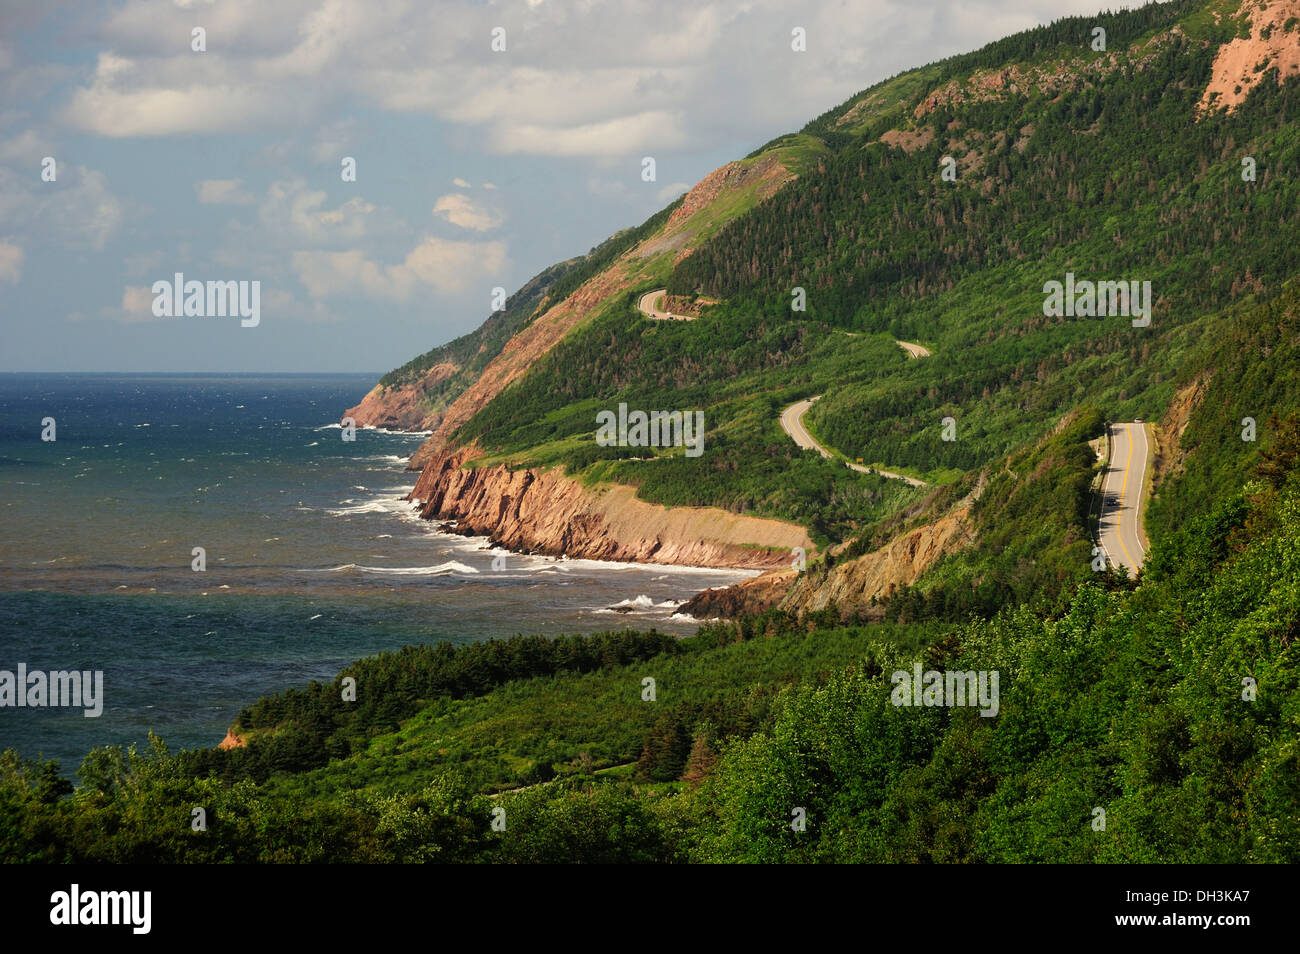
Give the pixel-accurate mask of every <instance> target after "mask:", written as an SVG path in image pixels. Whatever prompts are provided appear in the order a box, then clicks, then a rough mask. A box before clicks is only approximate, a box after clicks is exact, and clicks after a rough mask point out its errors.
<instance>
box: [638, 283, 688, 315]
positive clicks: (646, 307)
mask: <svg viewBox="0 0 1300 954" xmlns="http://www.w3.org/2000/svg"><path fill="white" fill-rule="evenodd" d="M666 291H668V289H667V288H656V289H655V290H654V291H652V292H646V293H645V294H644V295H642V296H641V298H640V299H639V300H638V301H637V303H636V306H637V308H639V309H640V310H641V314H643V315H645V316H646V317H647V318H653V319H654V320H655V321H694V320H695V316H694V315H674V314H673V313H672V312H670V311H660V310H659V309H658V308H656V307H655V302H656V301H657V300H658V299H659V296H660V295H662V294H664V293H665V292H666Z"/></svg>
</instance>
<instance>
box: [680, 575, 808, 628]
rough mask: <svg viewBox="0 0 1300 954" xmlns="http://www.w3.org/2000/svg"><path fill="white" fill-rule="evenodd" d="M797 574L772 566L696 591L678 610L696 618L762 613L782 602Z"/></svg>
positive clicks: (718, 617)
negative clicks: (733, 581) (747, 577)
mask: <svg viewBox="0 0 1300 954" xmlns="http://www.w3.org/2000/svg"><path fill="white" fill-rule="evenodd" d="M797 575H798V574H796V573H795V571H794V570H790V569H785V570H771V571H769V572H767V573H764V574H762V575H761V576H756V577H754V578H753V579H752V580H741V581H740V582H739V583H736V584H735V585H733V586H721V587H714V588H710V589H707V590H705V591H704V592H702V593H696V594H695V595H694V596H693V597H691V598H690V599H689V600H687V601H686V602H685V603H683V604H682V605H681V606H680V607H678V609H677V612H679V613H682V614H684V615H686V616H694V617H695V618H696V619H735V618H736V617H737V616H746V615H750V614H754V613H761V612H763V611H764V610H769V609H771V608H772V607H773V606H776V605H777V604H778V603H780V602H781V600H782V599H783V598H784V597H785V594H786V592H787V591H788V590H789V589H790V584H791V583H793V582H794V580H795V577H796V576H797Z"/></svg>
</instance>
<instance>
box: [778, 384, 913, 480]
mask: <svg viewBox="0 0 1300 954" xmlns="http://www.w3.org/2000/svg"><path fill="white" fill-rule="evenodd" d="M820 398H821V395H820V394H819V395H817V397H814V398H809V399H808V400H806V401H797V402H796V403H794V404H791V405H790V406H789V407H788V408H786V409H785V410H784V411H782V412H781V429H782V430H783V431H785V432H786V433H787V434H789V435H790V437H791V438H792V439H793V440H794V442H795V443H796V444H798V445H799V446H800V447H802V448H804V449H806V450H815V451H816V452H817V453H819V454H821V455H822V456H823V457H834V456H835V455H834V454H832V453H831V452H830V451H828V450H827V449H826V448H825V447H822V445H821V444H819V443H817V441H816V439H815V438H814V437H813V436H812V435H811V434H809V433H808V429H807V428H805V427H804V426H803V416H804V414H805V413H807V411H808V408H810V407H812V406H813V402H814V401H817V400H819V399H820ZM844 466H845V467H847V468H848V469H849V470H856V471H857V472H858V473H859V474H870V473H872V472H873V469H872V468H870V467H864V466H863V465H861V464H853V463H850V462H849V461H845V462H844ZM874 473H877V474H879V475H880V476H881V477H892V478H894V479H895V480H903V481H906V482H907V483H909V484H911V485H912V486H913V487H928V486H929V485H928V484H927V483H926V482H925V481H924V480H917V479H916V478H915V477H908V476H907V475H906V474H895V473H893V472H891V471H888V470H880V469H878V468H877V469H875V470H874Z"/></svg>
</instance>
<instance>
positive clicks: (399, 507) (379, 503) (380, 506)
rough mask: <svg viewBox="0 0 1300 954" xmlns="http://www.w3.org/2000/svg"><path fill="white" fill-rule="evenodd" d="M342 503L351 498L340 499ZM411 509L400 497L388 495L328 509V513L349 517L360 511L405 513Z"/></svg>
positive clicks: (349, 501) (333, 515)
mask: <svg viewBox="0 0 1300 954" xmlns="http://www.w3.org/2000/svg"><path fill="white" fill-rule="evenodd" d="M340 503H345V504H346V503H351V500H350V499H349V500H344V501H340ZM411 509H412V507H411V504H410V503H408V502H407V501H405V500H402V499H401V498H400V497H391V498H388V497H386V498H381V499H378V500H368V501H366V502H365V503H361V504H356V505H355V506H352V507H342V508H341V509H339V510H328V511H326V513H328V514H329V515H330V516H332V517H347V516H352V515H354V514H359V513H405V512H407V511H410V510H411Z"/></svg>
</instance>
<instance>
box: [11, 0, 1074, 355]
mask: <svg viewBox="0 0 1300 954" xmlns="http://www.w3.org/2000/svg"><path fill="white" fill-rule="evenodd" d="M1096 9H1098V0H1039V2H1031V0H976V2H965V3H960V4H947V3H941V2H935V0H906V2H899V0H836V2H812V3H799V4H780V3H768V2H761V0H752V2H739V3H737V2H723V3H717V4H712V3H708V2H698V0H696V2H676V0H655V2H639V0H631V2H608V3H605V2H596V0H588V2H571V3H557V2H553V0H518V2H500V3H462V2H447V3H420V2H410V0H355V2H348V0H323V2H322V0H301V2H299V0H276V2H274V3H272V2H267V0H212V2H208V0H149V2H141V0H127V2H116V3H91V2H59V0H46V2H42V3H30V4H28V3H15V2H11V0H0V322H2V323H3V329H2V332H3V341H4V344H3V348H2V349H0V371H65V370H71V371H373V372H383V371H386V370H388V369H390V368H392V367H394V366H396V365H398V364H401V363H403V362H404V361H406V360H407V359H408V358H410V357H412V356H414V355H415V354H418V353H420V352H423V351H426V350H428V349H429V348H431V347H433V346H434V345H437V344H441V343H442V342H445V341H447V340H450V339H451V338H454V337H456V336H457V335H460V334H464V333H465V332H467V331H469V330H471V329H473V328H474V327H476V326H477V325H478V324H479V323H480V322H481V321H482V320H483V319H484V318H486V317H487V315H488V311H489V308H490V301H491V296H492V289H493V288H494V287H496V286H501V287H503V288H505V289H506V290H507V292H513V291H514V290H515V289H516V288H518V287H519V285H521V284H522V283H523V282H525V281H527V280H528V278H530V277H531V276H532V275H534V274H536V273H537V272H538V271H540V270H541V269H542V268H544V267H545V266H547V265H549V264H551V263H553V262H556V261H559V260H562V259H565V258H568V257H571V256H573V255H576V254H580V253H582V252H585V251H586V250H587V249H589V248H591V247H592V246H593V245H596V244H597V243H599V242H600V241H602V240H603V239H604V238H606V237H607V236H609V235H610V234H611V233H613V232H615V231H617V230H618V229H620V228H625V227H627V226H630V225H636V224H639V223H640V222H642V221H644V219H645V218H647V217H648V216H649V215H651V214H653V213H654V212H655V211H657V210H658V209H660V208H662V207H663V206H664V205H665V204H667V203H668V202H670V201H672V199H674V198H675V197H676V196H677V195H679V194H681V193H682V192H683V191H685V190H686V189H687V188H689V187H690V186H691V185H693V184H694V183H695V182H697V181H699V180H700V179H702V178H703V177H704V176H706V175H707V174H708V173H709V172H710V171H712V170H713V169H715V168H717V167H718V166H720V165H722V164H724V163H726V162H728V161H730V160H732V159H736V158H739V157H741V156H743V155H745V154H746V153H748V152H750V151H751V150H752V149H754V148H755V147H757V146H759V145H761V144H762V143H764V142H766V141H767V140H769V139H771V138H773V137H774V136H777V135H780V134H781V133H784V132H789V131H792V130H795V129H798V128H799V127H800V126H802V125H803V124H804V123H805V122H807V121H808V120H809V119H811V118H813V117H814V116H816V115H818V114H820V113H822V112H824V111H825V110H827V109H829V108H831V107H832V106H834V105H836V104H838V103H840V102H842V101H843V100H844V99H846V98H848V97H849V96H850V95H852V94H853V93H855V92H857V91H858V90H860V89H862V88H864V87H866V86H869V85H871V84H872V83H874V82H876V81H878V80H880V79H883V78H886V77H888V76H890V75H893V74H894V73H897V72H899V71H900V70H903V69H907V68H910V67H913V66H919V65H921V64H923V63H926V62H930V61H932V60H935V59H938V58H941V57H943V56H947V55H950V54H952V53H957V52H962V51H965V50H969V49H973V48H976V47H978V46H980V45H982V44H984V43H986V42H988V41H990V40H994V39H997V38H999V37H1001V36H1004V35H1006V34H1008V33H1013V32H1016V31H1017V30H1021V29H1025V28H1027V27H1031V26H1034V25H1036V24H1039V23H1045V22H1049V21H1051V20H1053V19H1056V18H1058V17H1061V16H1066V15H1071V14H1078V13H1088V12H1093V11H1095V10H1096ZM796 26H798V27H803V28H804V30H805V31H806V34H807V52H803V53H797V52H794V51H793V50H791V48H790V47H791V44H790V37H791V30H792V29H793V28H794V27H796ZM196 29H202V30H203V45H204V46H205V47H206V49H205V50H203V51H197V50H195V49H194V46H195V45H196V41H195V33H194V31H195V30H196ZM497 29H500V30H503V31H504V40H505V42H504V46H505V49H504V50H494V49H493V48H492V45H493V31H494V30H497ZM500 35H501V34H497V36H498V37H500ZM498 45H500V43H499V41H498ZM645 156H653V157H654V158H655V161H656V181H654V182H645V181H643V180H642V177H641V160H642V158H643V157H645ZM47 157H49V158H52V159H53V160H54V175H55V178H54V180H53V181H45V180H44V179H43V178H42V169H43V168H47V165H46V164H45V163H44V160H45V159H46V158H47ZM344 157H351V158H353V159H355V161H356V181H355V182H348V181H343V177H342V175H341V171H342V161H343V159H344ZM176 272H181V273H183V274H184V276H185V278H186V279H187V280H199V281H208V280H214V281H250V282H251V281H258V282H260V289H261V321H260V323H259V324H258V325H257V327H241V323H240V321H239V320H238V319H237V318H221V317H191V318H170V317H155V315H154V314H153V310H152V308H151V304H152V300H153V294H152V292H151V286H152V284H153V283H154V282H155V281H158V280H171V278H172V276H173V275H174V273H176Z"/></svg>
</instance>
